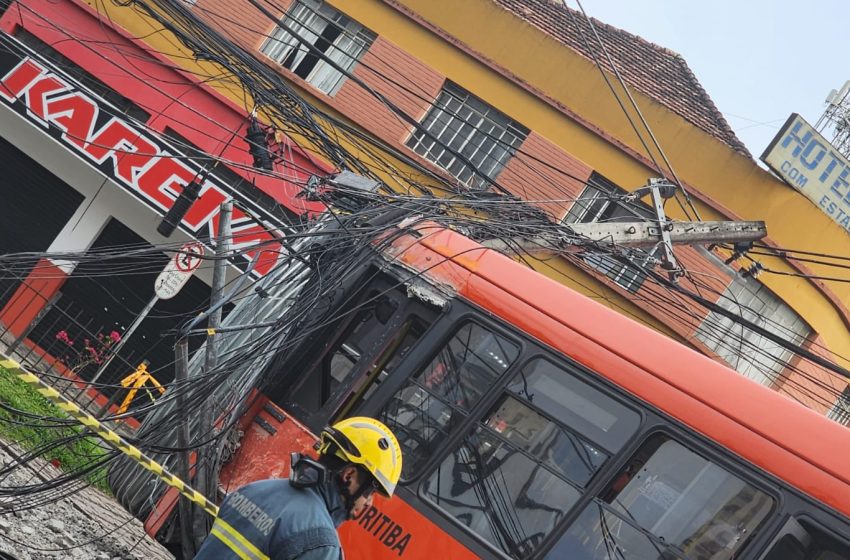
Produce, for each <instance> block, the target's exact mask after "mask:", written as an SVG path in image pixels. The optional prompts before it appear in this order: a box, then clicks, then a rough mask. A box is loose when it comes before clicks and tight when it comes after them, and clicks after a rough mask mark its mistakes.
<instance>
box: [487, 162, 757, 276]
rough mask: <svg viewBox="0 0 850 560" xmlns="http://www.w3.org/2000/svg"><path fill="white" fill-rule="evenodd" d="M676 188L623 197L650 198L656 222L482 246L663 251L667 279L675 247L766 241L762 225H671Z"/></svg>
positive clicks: (578, 227)
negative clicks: (669, 207)
mask: <svg viewBox="0 0 850 560" xmlns="http://www.w3.org/2000/svg"><path fill="white" fill-rule="evenodd" d="M677 188H678V187H676V185H674V184H672V183H670V182H669V181H668V180H667V179H664V178H658V179H650V180H649V184H647V185H646V186H645V187H641V188H639V189H636V190H634V191H632V192H630V193H628V194H625V195H623V196H622V198H621V200H624V201H628V202H634V201H635V200H637V199H639V198H642V197H644V196H646V195H652V206H653V210H655V216H656V219H655V220H646V221H643V222H605V223H598V222H576V223H571V224H564V228H565V231H564V232H563V233H562V234H560V235H559V234H557V233H555V234H549V235H542V236H538V237H533V238H530V239H526V238H519V239H511V240H508V241H505V240H502V239H489V240H486V241H484V242H482V244H483V245H484V246H486V247H490V248H491V249H496V250H497V251H501V252H510V251H511V250H514V251H515V250H517V249H520V250H522V251H525V252H527V253H530V254H534V253H552V252H556V253H557V252H563V251H570V250H579V249H581V248H584V247H587V246H593V245H610V246H620V247H654V246H659V245H660V246H661V250H662V254H661V263H662V267H663V268H664V269H665V270H667V271H668V272H669V273H670V275H671V279H675V277H676V276H677V275H678V274H680V273H681V269H680V268H679V264H678V263H677V262H676V257H675V255H673V245H674V244H679V245H697V244H708V243H739V242H752V241H757V240H759V239H761V238H763V237H764V236H766V235H767V228H766V227H765V225H764V222H761V221H757V222H674V221H672V220H670V219H668V218H667V215H666V214H665V212H664V201H665V200H666V199H669V198H671V197H673V195H674V194H675V193H676V189H677Z"/></svg>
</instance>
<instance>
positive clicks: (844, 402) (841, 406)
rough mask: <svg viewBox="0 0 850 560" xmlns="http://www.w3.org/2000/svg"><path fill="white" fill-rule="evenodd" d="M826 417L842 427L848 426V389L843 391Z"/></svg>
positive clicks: (849, 402) (849, 397) (849, 421)
mask: <svg viewBox="0 0 850 560" xmlns="http://www.w3.org/2000/svg"><path fill="white" fill-rule="evenodd" d="M826 417H827V418H829V419H830V420H835V421H836V422H838V423H839V424H843V425H844V426H850V387H848V388H846V389H844V392H843V393H841V396H840V397H838V400H837V401H835V404H834V405H832V410H830V411H829V412H828V413H827V415H826Z"/></svg>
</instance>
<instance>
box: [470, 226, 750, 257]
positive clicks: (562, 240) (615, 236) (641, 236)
mask: <svg viewBox="0 0 850 560" xmlns="http://www.w3.org/2000/svg"><path fill="white" fill-rule="evenodd" d="M565 227H566V228H567V229H568V230H569V231H570V233H572V235H562V236H558V235H551V236H539V237H533V238H530V239H524V238H522V239H512V240H510V241H503V240H501V239H488V240H487V241H484V242H483V243H482V244H483V245H485V246H487V247H490V248H491V249H496V250H499V251H507V250H513V249H522V250H523V251H526V252H529V253H532V254H533V253H552V252H561V251H571V250H572V251H577V250H580V249H584V248H586V247H588V246H590V245H597V244H602V245H619V246H621V247H652V246H655V245H657V244H658V243H660V242H661V241H662V235H661V234H662V231H661V227H660V226H659V225H658V224H657V223H655V222H610V223H604V224H597V223H587V224H570V225H569V226H565ZM667 228H668V230H667V231H666V233H667V234H668V235H669V238H670V243H672V244H673V245H704V244H709V243H736V242H745V241H758V240H759V239H762V238H763V237H764V236H766V235H767V228H766V227H765V225H764V222H761V221H757V222H670V223H669V224H668V226H667Z"/></svg>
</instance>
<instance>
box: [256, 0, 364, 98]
mask: <svg viewBox="0 0 850 560" xmlns="http://www.w3.org/2000/svg"><path fill="white" fill-rule="evenodd" d="M293 34H294V35H293ZM374 40H375V34H374V33H372V32H371V31H369V30H368V29H366V28H365V27H363V26H362V25H360V24H359V23H357V22H356V21H354V20H352V19H351V18H349V17H347V16H345V15H343V14H342V13H340V12H338V11H337V10H335V9H334V8H332V7H331V6H329V5H327V4H325V3H324V2H322V1H320V0H296V1H295V2H294V3H293V4H292V6H291V7H290V9H289V11H288V12H287V13H286V16H285V17H284V18H283V21H282V22H281V25H280V26H278V27H276V28H275V29H274V31H273V32H272V34H271V35H270V36H269V38H268V39H266V41H265V42H264V43H263V45H262V47H260V51H261V52H263V53H264V54H265V55H267V56H268V57H269V58H271V59H273V60H275V61H277V62H279V63H280V64H281V66H283V67H284V68H287V69H289V70H291V71H292V72H294V73H295V74H297V75H298V76H300V77H301V78H304V79H305V80H306V81H307V82H309V83H310V84H312V85H313V86H315V87H316V88H318V89H319V90H321V91H323V92H324V93H326V94H328V95H334V94H335V93H336V92H337V91H339V88H341V87H342V84H343V83H345V78H346V75H347V74H348V73H350V72H351V71H352V70H353V69H354V66H355V65H356V64H357V61H359V60H360V58H362V56H363V54H364V53H365V52H366V51H367V50H369V47H370V46H371V45H372V42H373V41H374ZM305 43H306V44H305ZM307 44H310V45H312V46H313V47H315V48H316V49H317V50H318V51H319V52H315V51H313V50H311V49H310V48H308V47H307ZM319 53H322V54H321V55H320V54H319ZM326 59H327V60H326ZM328 60H330V61H333V62H334V63H335V64H336V65H337V66H339V67H340V68H342V69H343V70H344V72H340V71H339V70H337V69H336V68H335V67H334V66H332V65H331V64H329V63H328Z"/></svg>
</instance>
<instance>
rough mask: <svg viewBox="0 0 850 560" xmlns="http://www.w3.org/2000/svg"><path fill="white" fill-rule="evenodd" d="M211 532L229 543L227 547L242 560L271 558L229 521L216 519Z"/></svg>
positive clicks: (226, 543)
mask: <svg viewBox="0 0 850 560" xmlns="http://www.w3.org/2000/svg"><path fill="white" fill-rule="evenodd" d="M210 534H211V535H215V536H216V537H217V538H218V540H220V541H221V542H223V543H224V544H225V545H227V548H229V549H230V550H232V551H233V553H234V554H236V556H238V557H239V558H241V559H242V560H269V557H268V556H267V555H266V554H263V553H262V552H260V549H258V548H257V547H256V546H254V545H253V544H252V543H251V541H249V540H248V539H246V538H245V537H244V536H242V534H241V533H240V532H239V531H237V530H236V529H234V528H233V527H232V526H231V525H230V523H228V522H227V521H224V520H222V519H216V520H215V523H213V526H212V530H211V531H210Z"/></svg>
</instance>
